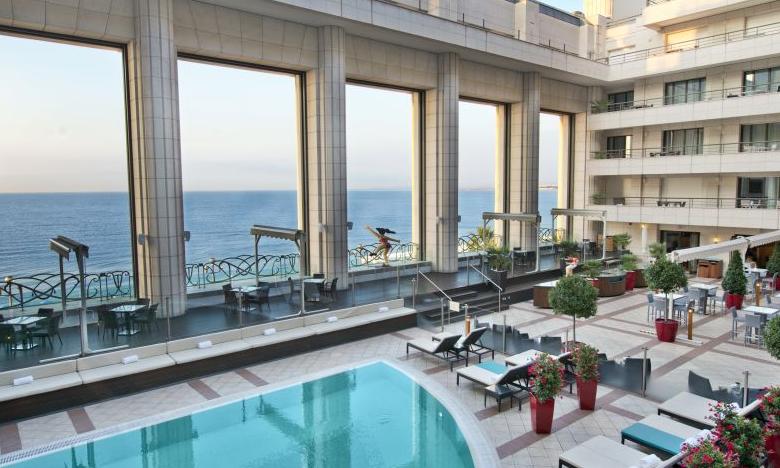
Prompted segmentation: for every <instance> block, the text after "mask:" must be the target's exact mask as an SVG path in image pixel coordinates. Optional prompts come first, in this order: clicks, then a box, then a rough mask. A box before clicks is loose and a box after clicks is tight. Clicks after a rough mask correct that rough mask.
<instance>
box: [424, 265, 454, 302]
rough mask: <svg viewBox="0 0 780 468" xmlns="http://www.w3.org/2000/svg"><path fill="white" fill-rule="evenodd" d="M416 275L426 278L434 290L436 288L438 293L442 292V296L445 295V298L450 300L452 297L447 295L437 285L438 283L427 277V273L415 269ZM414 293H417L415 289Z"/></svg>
mask: <svg viewBox="0 0 780 468" xmlns="http://www.w3.org/2000/svg"><path fill="white" fill-rule="evenodd" d="M417 276H422V277H423V278H425V279H426V280H428V282H429V283H431V285H433V287H434V288H436V290H437V291H439V292H440V293H442V294H444V297H446V298H447V299H448V300H450V301H451V300H452V298H451V297H450V295H449V294H447V293H446V292H444V290H442V289H441V288H440V287H439V285H437V284H436V283H434V282H433V280H432V279H430V278H428V275H426V274H425V273H423V272H422V271H419V270H417ZM416 294H417V292H416V291H415V295H416Z"/></svg>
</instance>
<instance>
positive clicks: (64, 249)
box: [49, 236, 90, 355]
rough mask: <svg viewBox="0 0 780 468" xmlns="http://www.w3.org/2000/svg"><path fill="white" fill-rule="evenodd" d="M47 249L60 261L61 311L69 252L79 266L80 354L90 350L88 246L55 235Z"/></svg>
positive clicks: (63, 305) (64, 301)
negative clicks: (87, 273) (88, 329)
mask: <svg viewBox="0 0 780 468" xmlns="http://www.w3.org/2000/svg"><path fill="white" fill-rule="evenodd" d="M49 249H50V250H51V251H53V252H55V253H56V254H57V256H58V258H59V262H60V295H61V296H62V313H63V314H64V313H65V310H66V309H67V306H66V297H65V295H66V292H65V263H64V262H65V260H70V254H71V252H73V253H74V254H75V255H76V264H77V265H78V268H79V287H80V291H79V292H80V296H81V310H80V311H79V329H80V331H81V354H82V355H84V354H87V353H89V352H90V349H89V342H88V341H87V285H86V283H85V278H84V276H85V273H84V260H85V259H86V258H88V257H89V247H87V246H86V245H84V244H82V243H80V242H77V241H74V240H73V239H69V238H67V237H65V236H57V237H55V238H53V239H49Z"/></svg>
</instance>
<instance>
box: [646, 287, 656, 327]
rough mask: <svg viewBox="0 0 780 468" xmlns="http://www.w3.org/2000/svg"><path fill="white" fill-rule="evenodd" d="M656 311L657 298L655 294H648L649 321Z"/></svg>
mask: <svg viewBox="0 0 780 468" xmlns="http://www.w3.org/2000/svg"><path fill="white" fill-rule="evenodd" d="M654 310H655V296H654V295H653V293H647V321H648V322H649V321H650V315H651V314H653V311H654Z"/></svg>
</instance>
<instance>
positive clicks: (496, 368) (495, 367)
mask: <svg viewBox="0 0 780 468" xmlns="http://www.w3.org/2000/svg"><path fill="white" fill-rule="evenodd" d="M477 367H481V368H483V369H485V370H486V371H488V372H492V373H494V374H503V373H504V372H506V366H505V365H504V364H501V363H498V362H496V361H485V362H482V363H479V364H477Z"/></svg>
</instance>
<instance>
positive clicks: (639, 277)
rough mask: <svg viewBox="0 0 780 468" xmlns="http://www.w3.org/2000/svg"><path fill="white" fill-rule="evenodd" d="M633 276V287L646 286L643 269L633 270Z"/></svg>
mask: <svg viewBox="0 0 780 468" xmlns="http://www.w3.org/2000/svg"><path fill="white" fill-rule="evenodd" d="M634 273H635V275H634V276H635V278H634V287H635V288H646V287H647V280H646V279H645V271H644V270H635V271H634Z"/></svg>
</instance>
